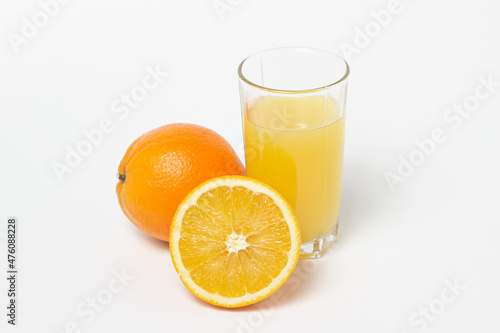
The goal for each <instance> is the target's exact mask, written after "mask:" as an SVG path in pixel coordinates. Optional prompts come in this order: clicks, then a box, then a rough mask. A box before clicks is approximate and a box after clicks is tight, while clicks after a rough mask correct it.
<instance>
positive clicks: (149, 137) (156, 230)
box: [116, 124, 245, 242]
mask: <svg viewBox="0 0 500 333" xmlns="http://www.w3.org/2000/svg"><path fill="white" fill-rule="evenodd" d="M226 175H245V168H244V167H243V164H242V163H241V161H240V159H239V158H238V156H237V155H236V153H235V152H234V150H233V148H232V147H231V146H230V145H229V143H228V142H227V141H226V140H225V139H224V138H223V137H222V136H220V135H219V134H217V133H215V132H214V131H212V130H209V129H208V128H205V127H202V126H198V125H193V124H170V125H165V126H162V127H159V128H157V129H154V130H152V131H150V132H148V133H146V134H144V135H142V136H141V137H139V138H138V139H137V140H135V141H134V142H133V143H132V145H131V146H130V147H129V148H128V150H127V152H126V153H125V156H124V157H123V159H122V161H121V163H120V166H119V167H118V178H119V180H120V181H119V182H118V185H117V186H116V193H117V195H118V201H119V202H120V206H121V208H122V210H123V212H124V213H125V215H126V216H127V217H128V218H129V220H130V221H131V222H132V223H133V224H135V225H136V226H137V227H138V228H139V229H141V230H142V231H144V232H145V233H147V234H148V235H150V236H153V237H155V238H158V239H161V240H164V241H167V242H168V240H169V232H170V224H171V222H172V217H173V216H174V213H175V211H176V209H177V206H178V205H179V204H180V202H181V201H182V199H184V197H185V196H186V195H187V194H188V193H189V192H190V191H191V190H192V189H194V188H195V187H196V186H198V185H199V184H201V183H203V182H204V181H206V180H209V179H212V178H215V177H219V176H226Z"/></svg>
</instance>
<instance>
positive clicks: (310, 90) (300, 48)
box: [238, 46, 351, 94]
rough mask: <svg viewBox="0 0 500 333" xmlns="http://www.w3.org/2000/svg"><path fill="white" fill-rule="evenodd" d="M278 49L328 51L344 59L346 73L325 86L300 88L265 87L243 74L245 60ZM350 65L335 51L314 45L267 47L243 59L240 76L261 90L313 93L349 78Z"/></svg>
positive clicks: (239, 70) (239, 68)
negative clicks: (314, 46)
mask: <svg viewBox="0 0 500 333" xmlns="http://www.w3.org/2000/svg"><path fill="white" fill-rule="evenodd" d="M278 50H288V51H309V52H311V51H312V52H322V53H327V54H329V55H330V56H333V57H334V58H337V59H340V60H342V62H343V63H344V64H345V73H344V75H343V76H342V77H341V78H340V79H339V80H337V81H335V82H333V83H329V84H327V85H325V86H321V87H316V88H309V89H300V90H287V89H276V88H271V87H265V86H262V85H259V84H257V83H254V82H252V81H250V80H249V79H247V78H246V77H245V75H243V70H242V69H243V65H244V64H245V62H246V61H247V60H249V59H250V58H252V57H254V56H257V55H259V54H263V53H266V52H270V51H278ZM350 71H351V69H350V67H349V64H348V63H347V61H346V60H345V59H344V58H342V57H341V56H339V55H337V54H335V53H333V52H330V51H326V50H322V49H317V48H312V47H302V46H283V47H275V48H270V49H266V50H262V51H258V52H255V53H253V54H251V55H249V56H248V57H246V58H245V59H243V61H242V62H241V63H240V65H239V66H238V77H239V78H240V80H242V81H243V82H245V83H246V84H248V85H251V86H253V87H255V88H258V89H261V90H266V91H269V92H275V93H282V94H300V93H312V92H318V91H322V90H327V89H329V88H331V87H333V86H335V85H337V84H339V83H341V82H343V81H345V80H347V78H348V77H349V74H350Z"/></svg>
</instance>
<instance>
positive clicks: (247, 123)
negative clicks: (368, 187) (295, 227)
mask: <svg viewBox="0 0 500 333" xmlns="http://www.w3.org/2000/svg"><path fill="white" fill-rule="evenodd" d="M244 118H245V119H244V132H245V133H244V136H245V160H246V167H247V175H248V176H249V177H253V178H256V179H259V180H261V181H263V182H265V183H267V184H269V185H271V186H272V187H274V188H275V189H277V190H278V191H279V192H280V193H281V194H283V196H285V198H286V199H287V200H288V201H289V202H290V204H291V205H292V207H293V208H294V210H295V213H296V215H297V219H298V221H299V224H300V229H301V232H302V242H303V243H307V242H309V241H312V240H314V238H316V237H318V236H320V235H325V234H327V233H328V232H330V231H331V230H332V229H333V228H334V227H335V225H336V223H337V220H338V216H339V210H340V193H341V183H342V162H343V150H344V128H345V116H343V115H342V114H341V111H340V110H339V108H338V106H337V102H336V100H335V99H333V98H332V97H325V96H319V95H316V96H307V97H304V96H300V97H298V96H294V95H290V96H285V97H275V96H265V97H260V98H258V99H257V100H255V101H254V102H253V103H251V104H249V105H247V106H246V110H245V112H244Z"/></svg>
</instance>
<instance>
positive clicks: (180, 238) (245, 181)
mask: <svg viewBox="0 0 500 333" xmlns="http://www.w3.org/2000/svg"><path fill="white" fill-rule="evenodd" d="M299 252H300V229H299V225H298V223H297V219H296V217H295V215H294V213H293V210H292V208H291V206H290V205H289V204H288V202H287V201H286V200H285V199H284V198H283V196H281V194H279V193H278V192H277V191H276V190H275V189H273V188H271V187H270V186H268V185H266V184H264V183H262V182H260V181H257V180H255V179H252V178H248V177H241V176H226V177H219V178H215V179H212V180H209V181H207V182H205V183H203V184H201V185H199V186H198V187H197V188H195V189H194V190H193V191H192V192H191V193H189V194H188V195H187V197H186V198H185V199H184V200H183V201H182V203H181V204H180V205H179V208H178V209H177V212H176V213H175V216H174V218H173V221H172V226H171V230H170V253H171V256H172V260H173V262H174V266H175V269H176V270H177V272H178V273H179V276H180V278H181V280H182V282H183V283H184V285H185V286H186V287H187V288H188V289H189V290H190V291H191V292H192V293H194V294H195V295H196V296H198V297H199V298H201V299H203V300H205V301H207V302H209V303H211V304H215V305H219V306H224V307H240V306H245V305H249V304H253V303H256V302H258V301H260V300H262V299H264V298H266V297H268V296H269V295H271V294H272V293H273V292H275V291H276V290H277V289H278V288H279V287H280V286H281V285H283V283H284V282H285V281H286V280H287V279H288V277H289V276H290V274H291V273H292V271H293V269H294V267H295V265H296V264H297V261H298V258H299Z"/></svg>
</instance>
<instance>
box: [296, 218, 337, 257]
mask: <svg viewBox="0 0 500 333" xmlns="http://www.w3.org/2000/svg"><path fill="white" fill-rule="evenodd" d="M338 229H339V224H338V221H337V224H336V225H335V227H333V229H332V230H331V231H330V232H329V233H327V234H326V235H324V236H323V235H320V236H318V237H316V238H315V239H313V240H312V241H310V242H307V243H303V244H302V245H301V247H300V258H320V257H321V256H322V255H323V254H324V252H325V250H326V249H327V248H328V247H329V246H330V245H332V243H333V242H334V241H335V240H336V239H337V231H338Z"/></svg>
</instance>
